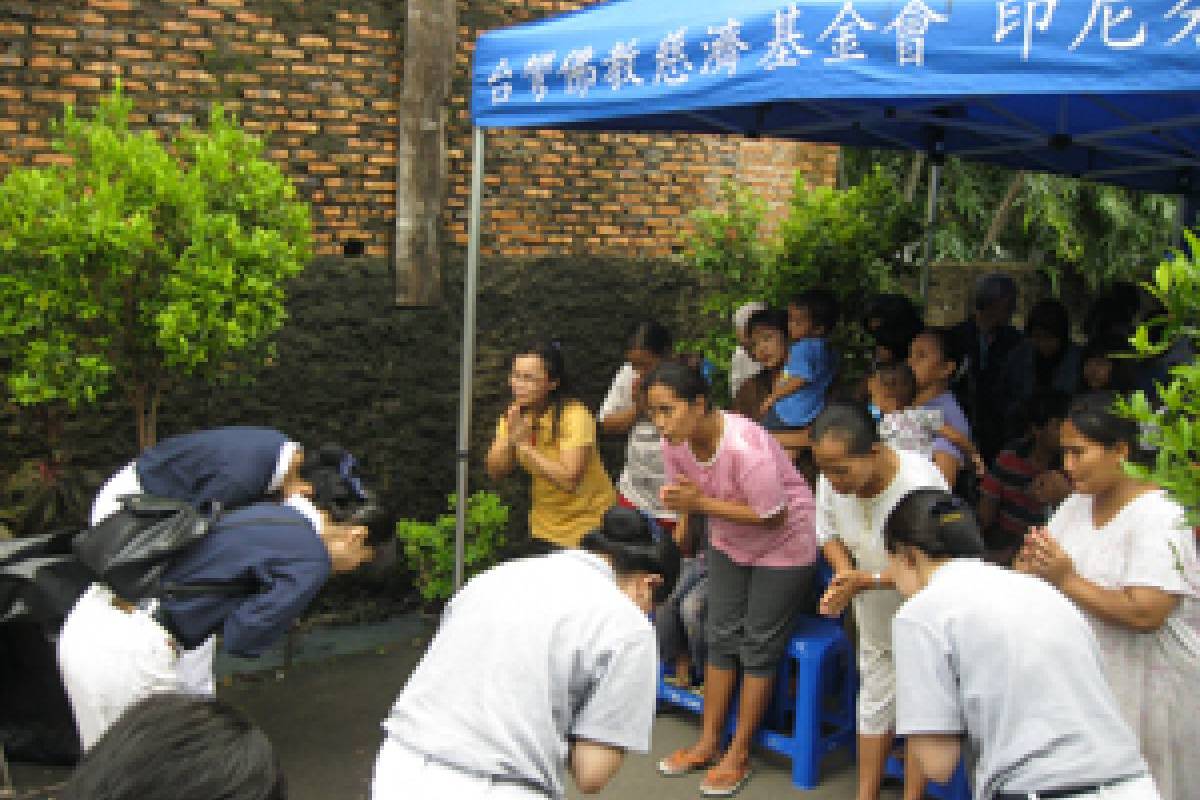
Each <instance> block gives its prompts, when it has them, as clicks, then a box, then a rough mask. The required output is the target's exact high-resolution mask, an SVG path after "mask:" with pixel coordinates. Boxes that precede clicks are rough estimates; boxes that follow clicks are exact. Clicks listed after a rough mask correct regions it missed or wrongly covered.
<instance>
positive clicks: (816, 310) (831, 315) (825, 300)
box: [792, 289, 841, 333]
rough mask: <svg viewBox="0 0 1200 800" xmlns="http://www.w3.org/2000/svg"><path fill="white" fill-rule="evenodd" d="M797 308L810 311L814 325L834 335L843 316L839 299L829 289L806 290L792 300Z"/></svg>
mask: <svg viewBox="0 0 1200 800" xmlns="http://www.w3.org/2000/svg"><path fill="white" fill-rule="evenodd" d="M792 305H794V306H796V308H806V309H808V315H809V316H810V317H812V321H813V324H814V325H816V326H817V327H818V328H820V329H821V330H823V331H824V332H825V333H833V328H834V326H835V325H837V323H838V317H839V316H840V314H841V309H840V305H839V304H838V301H837V297H835V296H834V294H833V292H831V291H829V290H828V289H806V290H805V291H803V292H801V293H800V294H798V295H796V297H795V298H794V299H793V300H792Z"/></svg>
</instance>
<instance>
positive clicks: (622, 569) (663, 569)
mask: <svg viewBox="0 0 1200 800" xmlns="http://www.w3.org/2000/svg"><path fill="white" fill-rule="evenodd" d="M580 547H582V548H583V549H584V550H587V551H589V552H592V553H599V554H601V555H606V556H608V558H609V559H610V560H611V562H612V568H613V572H615V573H616V574H617V575H630V574H633V573H636V572H646V573H649V574H651V575H661V576H662V579H663V582H662V584H660V585H659V586H658V587H657V588H656V589H655V590H654V602H655V603H661V602H663V601H664V600H666V599H667V597H668V596H669V595H670V594H671V592H672V591H674V589H675V581H676V580H678V579H679V548H678V546H676V544H675V540H674V539H673V538H672V537H671V536H669V535H663V536H661V537H659V538H658V540H655V538H654V535H653V534H652V533H651V531H650V525H649V523H647V522H646V518H645V517H644V516H642V514H641V512H640V511H635V510H633V509H632V508H625V507H624V506H619V505H618V506H613V507H612V508H610V509H608V510H607V511H605V512H604V519H603V520H602V521H601V523H600V527H598V528H595V529H594V530H591V531H589V532H588V533H587V534H585V535H584V537H583V540H582V541H581V542H580Z"/></svg>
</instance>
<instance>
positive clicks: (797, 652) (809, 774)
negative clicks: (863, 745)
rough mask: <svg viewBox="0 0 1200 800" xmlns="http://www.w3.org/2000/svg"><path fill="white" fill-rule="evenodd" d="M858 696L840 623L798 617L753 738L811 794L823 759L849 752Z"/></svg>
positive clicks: (854, 671) (850, 653)
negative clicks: (783, 760)
mask: <svg viewBox="0 0 1200 800" xmlns="http://www.w3.org/2000/svg"><path fill="white" fill-rule="evenodd" d="M793 676H794V677H795V686H794V695H793V686H792V679H793ZM857 695H858V669H857V666H856V664H855V662H854V652H853V649H852V648H851V647H850V642H849V640H848V639H847V638H846V632H845V630H844V629H843V628H842V623H841V621H840V620H832V619H826V618H824V617H809V616H805V617H802V618H801V619H800V620H799V622H798V623H797V625H796V630H795V632H794V633H793V635H792V639H791V641H790V642H789V643H788V649H787V656H786V657H785V658H784V660H783V662H782V663H781V664H780V665H779V671H778V672H777V673H776V677H775V700H774V703H773V704H772V708H771V709H770V710H769V711H768V717H767V720H766V721H765V722H766V724H765V725H764V727H763V729H762V730H761V731H760V732H759V735H758V742H759V743H760V744H761V745H763V746H764V747H767V748H768V749H770V750H773V751H775V752H776V753H779V754H781V755H784V756H787V757H788V758H789V759H790V760H791V762H792V783H793V784H794V785H795V786H797V787H798V788H801V789H813V788H816V786H817V784H818V783H819V779H820V767H821V759H823V758H824V757H825V756H826V755H828V754H829V753H831V752H833V751H834V750H836V749H838V748H840V747H848V748H850V749H852V750H853V749H854V746H855V722H856V715H855V702H856V700H855V699H856V697H857ZM830 701H832V702H830ZM789 718H790V722H791V724H790V726H788V725H787V722H788V720H789ZM772 723H774V725H772ZM781 723H782V725H781ZM772 727H783V728H786V729H788V730H790V733H786V734H785V733H781V732H780V731H779V730H772V729H771V728H772Z"/></svg>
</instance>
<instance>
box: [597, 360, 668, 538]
mask: <svg viewBox="0 0 1200 800" xmlns="http://www.w3.org/2000/svg"><path fill="white" fill-rule="evenodd" d="M636 377H637V372H636V371H635V370H634V369H633V365H632V364H628V363H627V364H625V365H624V366H622V367H621V368H620V369H619V370H617V374H616V377H614V378H613V382H612V386H611V387H609V390H608V394H607V395H605V397H604V402H603V403H602V404H601V405H600V413H599V414H597V415H596V418H597V419H598V420H599V421H601V422H603V421H604V419H605V417H608V416H609V415H611V414H615V413H617V412H619V411H625V410H627V409H630V408H633V382H634V378H636ZM665 477H666V476H665V473H664V471H663V456H662V436H661V435H660V434H659V432H658V428H656V427H654V423H652V422H650V421H649V420H646V419H639V420H636V421H635V422H634V423H633V427H632V428H630V429H629V443H628V445H627V446H626V448H625V466H624V467H623V468H622V469H621V478H620V480H618V481H617V491H619V492H620V493H621V495H622V496H623V497H624V498H625V499H626V500H628V501H629V502H631V503H633V504H634V505H635V506H637V508H638V510H639V511H644V512H646V513H647V514H649V515H650V516H652V517H654V518H655V519H675V514H674V512H671V511H668V510H667V509H666V507H665V506H664V505H663V504H662V499H661V498H660V497H659V496H658V490H659V489H661V488H662V485H663V480H664V479H665Z"/></svg>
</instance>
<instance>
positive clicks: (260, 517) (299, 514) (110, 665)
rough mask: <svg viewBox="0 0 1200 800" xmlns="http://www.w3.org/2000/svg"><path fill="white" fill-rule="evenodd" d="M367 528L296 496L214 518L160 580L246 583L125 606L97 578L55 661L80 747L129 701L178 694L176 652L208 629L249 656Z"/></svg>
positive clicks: (353, 556)
mask: <svg viewBox="0 0 1200 800" xmlns="http://www.w3.org/2000/svg"><path fill="white" fill-rule="evenodd" d="M366 536H367V529H366V527H365V526H361V525H350V524H345V523H337V522H334V521H333V520H332V519H331V518H330V517H329V515H328V514H326V513H324V512H320V511H318V510H317V509H316V508H315V507H314V506H313V504H312V503H311V502H310V501H309V500H308V499H306V498H304V497H301V496H299V495H296V496H293V497H290V498H288V499H287V500H285V501H284V502H283V503H265V502H264V503H254V504H252V505H249V506H245V507H243V508H241V509H238V510H236V511H231V512H229V513H227V514H225V515H223V516H221V517H220V518H219V519H218V520H217V522H216V523H215V524H214V526H213V527H212V529H211V530H210V531H209V533H208V534H207V535H206V536H205V538H204V539H202V540H201V541H200V542H199V543H197V544H196V545H195V547H194V548H192V549H191V550H189V551H188V552H186V553H185V554H183V555H182V556H180V557H179V559H178V560H177V562H176V563H174V564H173V565H172V566H171V567H170V568H169V569H168V570H167V571H166V573H165V574H164V576H163V579H162V584H163V585H164V586H171V585H180V586H184V587H186V586H187V585H189V584H193V585H194V584H206V585H207V584H230V583H234V584H245V585H246V589H244V590H243V592H242V593H241V594H232V595H231V594H228V593H216V592H214V593H211V594H200V595H187V596H180V597H177V598H172V597H170V596H167V597H166V598H165V599H163V600H162V601H161V602H157V603H156V602H153V601H152V602H150V603H143V604H139V605H138V606H136V607H134V606H130V605H129V604H128V603H126V602H125V601H123V600H121V599H120V598H119V597H117V596H115V595H114V594H113V592H112V591H111V590H110V589H109V588H108V587H107V586H105V585H104V584H102V583H94V584H92V586H91V587H90V588H89V589H88V591H87V592H86V593H85V594H84V595H83V597H82V598H80V600H79V602H78V603H76V605H75V607H74V608H73V609H72V610H71V613H70V614H69V615H68V616H67V620H66V623H65V624H64V625H63V629H62V633H61V635H60V637H59V643H58V660H59V667H60V669H61V671H62V675H63V682H64V683H65V685H66V688H67V697H68V698H69V699H70V701H71V707H72V710H73V711H74V712H75V722H76V726H77V727H78V729H79V735H80V740H81V742H82V744H83V747H84V749H85V750H86V749H87V748H89V747H90V746H91V745H92V744H93V743H94V742H95V741H96V740H97V739H98V738H99V737H100V736H101V735H102V734H103V733H104V731H105V730H107V728H108V726H109V725H111V724H112V723H113V722H114V721H116V719H117V718H118V717H119V716H120V715H121V713H122V712H123V711H124V710H125V709H126V708H127V707H129V706H130V705H131V704H133V703H134V702H136V701H137V700H140V699H141V698H143V697H146V696H148V695H151V694H155V693H158V692H171V691H179V690H180V689H181V687H180V676H179V669H178V667H179V654H180V652H181V651H182V649H183V648H190V647H196V646H197V645H199V644H200V643H201V642H203V641H204V640H205V639H206V638H208V637H209V636H212V635H213V634H216V633H221V634H222V640H221V641H222V647H223V648H224V650H226V651H227V652H229V653H231V654H233V655H238V656H251V657H253V656H257V655H259V654H261V653H262V652H263V650H264V649H266V648H267V647H269V646H270V645H271V644H272V643H273V642H274V641H275V640H276V639H278V638H279V637H280V636H282V635H283V634H284V633H285V632H286V631H287V628H288V626H289V625H290V624H291V623H292V621H293V620H294V619H296V618H297V617H298V616H299V615H300V614H301V612H303V610H304V609H305V607H306V606H307V605H308V603H309V602H310V601H311V600H312V598H313V596H314V595H316V593H317V590H319V589H320V588H321V586H322V585H323V584H324V583H325V581H326V579H327V578H328V577H329V575H330V574H331V573H332V572H343V571H348V570H351V569H354V568H355V567H357V566H358V565H359V564H361V563H362V562H363V561H364V560H365V559H366V558H367V557H368V556H369V554H370V548H369V547H367V545H366V544H365V541H366Z"/></svg>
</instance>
